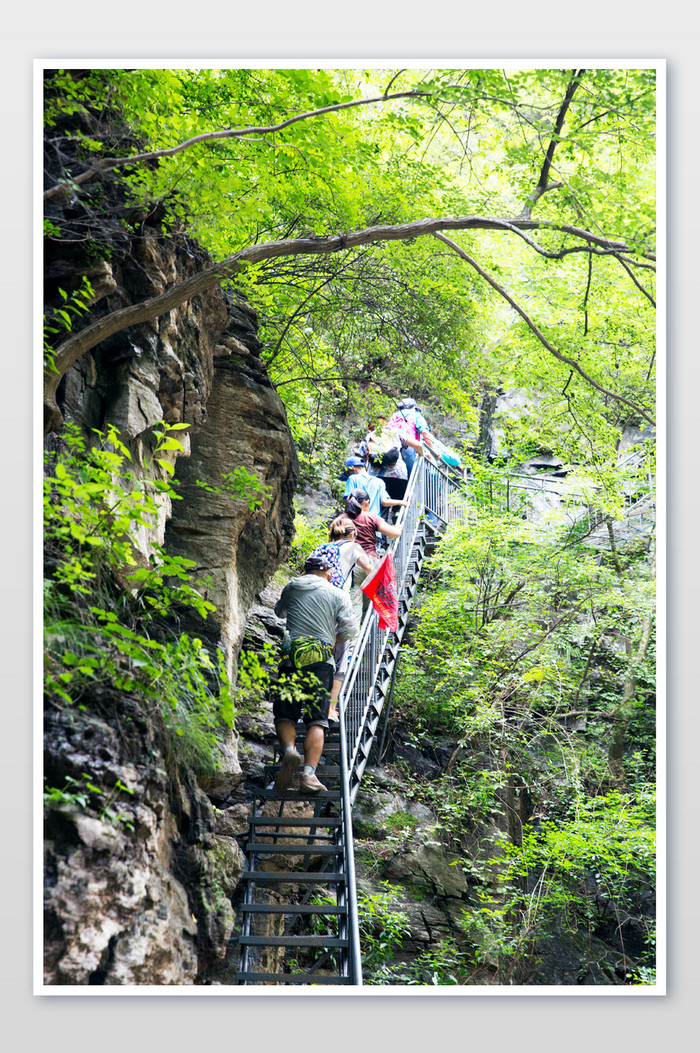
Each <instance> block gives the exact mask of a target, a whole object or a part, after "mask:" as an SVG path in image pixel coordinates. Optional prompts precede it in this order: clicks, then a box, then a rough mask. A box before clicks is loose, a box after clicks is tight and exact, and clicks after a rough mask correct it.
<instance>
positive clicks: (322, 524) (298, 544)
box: [288, 498, 330, 574]
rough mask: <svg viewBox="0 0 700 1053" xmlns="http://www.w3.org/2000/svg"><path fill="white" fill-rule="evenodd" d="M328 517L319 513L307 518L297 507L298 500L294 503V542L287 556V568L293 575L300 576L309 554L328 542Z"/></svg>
mask: <svg viewBox="0 0 700 1053" xmlns="http://www.w3.org/2000/svg"><path fill="white" fill-rule="evenodd" d="M329 522H330V520H329V518H328V516H325V515H323V514H322V513H319V514H318V515H316V516H313V517H309V516H306V515H304V513H303V512H302V511H301V508H300V507H299V501H298V498H295V501H294V542H293V544H292V551H291V553H290V556H289V560H288V563H289V567H290V569H291V570H292V571H293V572H294V573H295V574H301V571H302V568H303V566H304V561H305V560H306V557H307V556H308V555H309V553H310V552H313V550H314V549H315V548H317V547H318V546H319V545H323V544H325V542H326V541H328V525H329Z"/></svg>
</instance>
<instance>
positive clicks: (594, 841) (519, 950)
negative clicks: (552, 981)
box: [463, 789, 655, 983]
mask: <svg viewBox="0 0 700 1053" xmlns="http://www.w3.org/2000/svg"><path fill="white" fill-rule="evenodd" d="M654 820H655V814H654V797H653V793H650V792H649V790H648V789H647V792H646V793H645V794H643V795H641V796H639V797H638V798H634V797H632V796H630V795H628V794H619V793H616V792H611V793H608V794H606V795H605V796H603V797H598V798H594V799H592V800H583V799H582V800H580V801H579V802H578V805H577V807H576V809H575V810H574V811H573V812H572V814H571V815H570V817H569V818H568V819H567V820H565V821H562V820H559V821H558V822H556V823H555V822H546V823H542V824H540V825H539V826H538V827H537V828H532V829H526V830H525V831H524V833H523V838H522V844H521V845H514V844H511V843H508V842H505V841H504V842H503V843H502V845H501V851H500V852H499V854H498V855H496V856H494V857H493V858H492V859H490V860H489V863H488V866H490V867H491V871H492V872H491V875H490V882H491V883H493V884H492V887H491V888H490V889H489V888H488V885H487V884H486V882H485V883H484V887H483V888H482V891H481V892H480V894H479V895H480V899H481V902H482V906H480V907H478V908H476V909H472V910H470V911H469V912H468V913H465V916H464V922H463V928H464V931H465V933H466V934H467V935H468V936H469V938H470V940H471V941H472V943H473V944H474V948H475V959H476V960H477V961H481V962H482V963H489V964H491V965H496V966H497V969H498V976H499V982H501V983H509V982H514V977H516V976H523V975H525V973H526V971H527V958H528V956H529V954H530V953H531V952H532V950H533V948H534V947H535V945H536V944H537V943H538V942H539V941H540V940H541V939H542V938H543V937H544V936H545V935H546V934H547V933H548V932H551V931H553V926H556V927H557V928H558V929H562V928H563V929H568V930H569V931H570V932H572V933H575V932H576V931H577V929H578V928H579V927H581V926H582V927H583V928H584V929H587V930H588V931H589V932H593V933H595V931H596V929H597V927H599V926H600V925H601V924H602V923H603V921H604V920H605V915H606V913H607V910H608V909H609V907H608V905H609V904H610V903H611V902H613V903H614V904H615V909H616V911H618V913H620V912H621V913H627V912H629V913H631V914H632V916H633V915H634V913H635V894H636V892H637V891H638V889H639V888H640V886H643V885H647V887H653V884H654V878H655V862H654V861H655V844H654ZM494 886H495V889H496V892H495V894H494V891H493V887H494ZM639 920H640V921H641V922H642V923H643V924H646V926H647V936H648V944H649V945H650V946H651V947H652V955H653V934H654V925H653V922H651V923H649V922H648V921H646V920H645V919H644V918H640V919H639ZM621 938H622V934H621ZM623 952H624V939H623ZM643 970H644V975H645V976H646V977H647V978H648V976H649V967H648V966H644V967H643ZM515 982H517V980H516V981H515ZM643 982H649V981H648V979H647V980H644V981H643Z"/></svg>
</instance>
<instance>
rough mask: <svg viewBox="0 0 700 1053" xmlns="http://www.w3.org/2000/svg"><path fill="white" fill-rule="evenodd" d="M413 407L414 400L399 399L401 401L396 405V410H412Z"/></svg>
mask: <svg viewBox="0 0 700 1053" xmlns="http://www.w3.org/2000/svg"><path fill="white" fill-rule="evenodd" d="M415 405H416V400H415V399H401V401H400V402H399V403H398V404H397V406H398V409H412V408H413V406H415Z"/></svg>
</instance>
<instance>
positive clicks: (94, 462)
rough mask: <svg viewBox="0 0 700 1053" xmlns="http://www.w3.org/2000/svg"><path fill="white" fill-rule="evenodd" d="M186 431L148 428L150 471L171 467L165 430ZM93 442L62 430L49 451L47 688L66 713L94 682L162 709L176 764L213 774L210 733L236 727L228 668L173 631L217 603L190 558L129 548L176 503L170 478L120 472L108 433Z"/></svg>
mask: <svg viewBox="0 0 700 1053" xmlns="http://www.w3.org/2000/svg"><path fill="white" fill-rule="evenodd" d="M182 427H183V426H182V425H174V426H160V427H159V428H158V427H157V428H156V429H154V432H153V436H154V452H153V458H152V461H151V462H150V465H147V466H146V467H147V468H148V467H150V466H152V465H153V464H159V465H160V466H161V468H162V467H163V465H168V467H169V468H171V467H172V464H171V462H170V461H169V460H167V453H168V452H169V451H172V450H175V449H181V448H182V446H181V443H180V442H179V441H178V440H177V439H175V438H174V437H172V435H170V434H169V433H171V432H173V431H177V430H179V429H181V428H182ZM94 436H95V445H92V446H90V447H88V445H87V442H86V440H85V439H84V438H83V437H82V436H81V435H80V433H79V431H78V429H77V428H76V427H74V426H70V425H69V426H67V428H66V430H65V434H64V436H63V450H62V452H61V453H60V454H48V455H47V469H48V474H47V475H46V476H45V480H44V520H45V538H46V548H47V558H48V570H49V577H48V578H47V579H46V581H45V585H44V595H45V622H44V631H45V655H46V660H45V661H46V664H45V689H46V691H47V693H48V695H49V697H52V698H53V699H54V700H56V701H60V702H62V703H63V704H65V705H73V704H75V703H79V704H80V703H81V702H83V700H84V699H85V698H87V697H88V695H89V694H90V693H91V692H92V691H93V690H94V689H95V688H96V687H97V686H98V685H102V687H103V688H104V689H110V690H111V689H116V690H119V691H124V692H138V693H139V694H140V695H141V696H142V697H144V698H145V699H150V700H151V701H152V703H153V704H154V705H156V706H157V707H158V709H159V711H160V712H161V714H162V716H163V719H164V721H165V724H166V726H167V728H168V729H169V731H170V734H171V744H172V748H173V750H174V753H175V756H176V757H178V759H180V760H181V761H182V762H183V763H190V764H192V765H193V766H194V767H196V768H198V769H200V770H210V769H212V768H213V767H215V766H216V743H217V731H218V730H219V729H221V728H222V727H223V726H225V725H229V726H230V725H231V724H232V722H233V695H232V692H231V685H230V683H229V680H228V676H227V673H226V668H225V663H224V660H223V656H222V654H221V653H220V652H216V654H215V655H211V654H210V653H209V651H208V650H207V649H206V647H205V646H204V644H203V643H202V641H201V640H200V639H199V638H197V637H196V636H190V635H188V634H186V633H180V632H176V631H174V629H173V628H171V627H170V626H169V623H170V622H171V620H172V617H173V615H175V614H176V613H177V612H178V611H186V610H187V609H193V610H194V611H195V612H196V613H197V614H198V615H199V616H200V617H202V618H206V617H207V615H208V613H209V612H211V611H213V610H214V606H213V604H211V603H210V602H209V601H208V600H206V599H205V598H204V596H203V595H202V590H201V588H198V587H196V586H195V585H194V584H193V583H192V581H191V571H192V568H193V567H194V563H193V561H192V560H187V559H184V558H182V557H177V556H170V555H169V554H168V553H166V552H165V550H164V549H163V548H162V546H159V545H157V544H154V543H150V546H149V547H150V554H149V557H148V559H147V560H146V559H145V558H144V556H143V555H142V552H141V550H140V549H138V548H137V547H136V543H135V538H136V537H137V536H138V535H139V533H140V534H141V535H142V537H143V538H144V539H145V538H146V537H147V533H146V532H147V531H148V530H150V529H152V528H153V526H154V525H155V519H156V516H157V514H158V509H159V500H161V501H162V500H163V499H164V498H166V497H167V498H170V499H171V500H172V499H177V498H178V495H177V493H176V492H175V490H174V489H173V486H172V484H171V483H170V482H169V481H168V478H165V479H163V478H158V477H156V478H154V479H151V480H149V479H147V478H138V477H137V476H136V474H135V473H134V472H133V471H130V470H127V468H126V465H127V462H128V460H129V459H130V455H129V451H128V449H127V448H126V446H124V444H123V443H122V442H121V440H120V439H119V437H118V435H117V433H116V432H115V430H114V429H111V428H110V429H109V430H108V431H107V432H106V433H105V434H102V433H100V432H95V433H94ZM169 474H170V473H169V472H167V471H166V472H165V475H166V476H167V477H169Z"/></svg>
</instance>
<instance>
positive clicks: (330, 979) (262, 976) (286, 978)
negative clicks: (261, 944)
mask: <svg viewBox="0 0 700 1053" xmlns="http://www.w3.org/2000/svg"><path fill="white" fill-rule="evenodd" d="M236 979H237V980H243V981H244V982H245V981H246V980H251V981H253V982H254V983H265V982H267V981H271V982H273V983H278V984H308V985H310V986H311V985H315V984H349V983H350V977H349V976H326V975H323V974H321V975H320V976H317V975H316V974H315V973H248V972H238V973H236Z"/></svg>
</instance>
